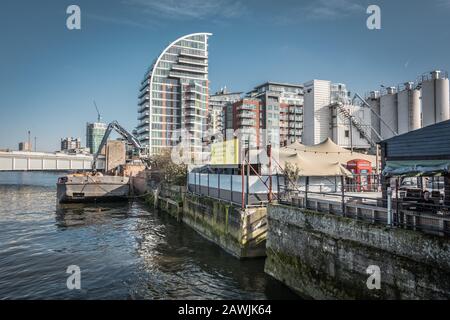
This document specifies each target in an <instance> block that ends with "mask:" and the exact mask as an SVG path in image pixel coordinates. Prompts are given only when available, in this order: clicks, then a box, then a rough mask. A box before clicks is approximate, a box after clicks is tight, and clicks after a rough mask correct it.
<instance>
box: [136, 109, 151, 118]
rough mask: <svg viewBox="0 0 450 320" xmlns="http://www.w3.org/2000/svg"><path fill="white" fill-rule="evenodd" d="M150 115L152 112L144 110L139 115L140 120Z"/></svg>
mask: <svg viewBox="0 0 450 320" xmlns="http://www.w3.org/2000/svg"><path fill="white" fill-rule="evenodd" d="M149 115H150V112H148V111H147V112H142V113H139V115H138V120H142V119H145V118H147V117H148V116H149Z"/></svg>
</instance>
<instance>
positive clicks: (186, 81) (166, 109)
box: [136, 33, 211, 155]
mask: <svg viewBox="0 0 450 320" xmlns="http://www.w3.org/2000/svg"><path fill="white" fill-rule="evenodd" d="M209 36H211V34H210V33H194V34H189V35H186V36H183V37H181V38H178V39H177V40H175V41H174V42H172V43H171V44H170V45H168V46H167V47H166V48H165V49H164V50H163V51H162V53H161V54H160V55H159V56H158V58H157V59H156V60H155V61H154V62H153V64H152V65H151V67H150V68H149V69H148V71H147V72H146V73H145V76H144V79H143V80H142V82H141V87H140V92H139V107H138V120H139V122H138V125H137V128H136V129H137V134H138V139H139V141H140V142H141V144H142V145H143V146H144V147H146V148H147V149H148V153H149V155H153V154H157V153H159V152H161V151H162V150H164V149H167V148H171V147H173V146H175V145H177V144H178V143H179V142H180V140H181V138H183V140H184V141H185V142H186V141H187V142H188V143H189V147H190V150H191V152H194V153H195V152H201V151H202V136H203V133H204V132H206V129H207V116H208V38H209Z"/></svg>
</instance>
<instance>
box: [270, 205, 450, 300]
mask: <svg viewBox="0 0 450 320" xmlns="http://www.w3.org/2000/svg"><path fill="white" fill-rule="evenodd" d="M268 225H269V229H268V235H267V259H266V265H265V271H266V273H268V274H270V275H272V276H273V277H275V278H276V279H278V280H280V281H282V282H284V283H285V284H286V285H288V286H289V287H291V288H292V289H294V290H295V291H296V292H298V293H299V294H300V295H303V296H305V297H311V298H315V299H449V298H450V240H449V239H448V238H443V237H438V236H431V235H426V234H423V233H420V232H415V231H411V230H405V229H397V228H388V227H385V226H383V225H376V224H371V223H367V222H363V221H358V220H355V219H351V218H345V217H342V216H338V215H333V214H327V213H319V212H314V211H308V210H305V209H301V208H295V207H290V206H283V205H270V206H269V208H268ZM372 265H375V266H378V267H379V268H380V277H381V278H380V279H381V285H380V289H372V290H370V289H368V287H367V285H366V282H367V280H368V278H369V276H370V274H368V273H367V272H366V270H367V268H368V267H369V266H372Z"/></svg>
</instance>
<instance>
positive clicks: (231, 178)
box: [230, 172, 233, 202]
mask: <svg viewBox="0 0 450 320" xmlns="http://www.w3.org/2000/svg"><path fill="white" fill-rule="evenodd" d="M230 192H231V202H233V172H231V174H230Z"/></svg>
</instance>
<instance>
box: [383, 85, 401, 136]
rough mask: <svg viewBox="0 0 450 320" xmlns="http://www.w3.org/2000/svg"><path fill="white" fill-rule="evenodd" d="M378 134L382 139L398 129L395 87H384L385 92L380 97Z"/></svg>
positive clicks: (392, 134)
mask: <svg viewBox="0 0 450 320" xmlns="http://www.w3.org/2000/svg"><path fill="white" fill-rule="evenodd" d="M380 117H381V119H382V120H383V121H381V124H380V135H381V137H382V138H383V139H389V138H391V137H393V136H394V135H395V133H396V132H397V131H398V125H397V124H398V120H397V118H398V111H397V89H396V88H395V87H388V88H386V92H385V93H383V94H382V95H381V97H380Z"/></svg>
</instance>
